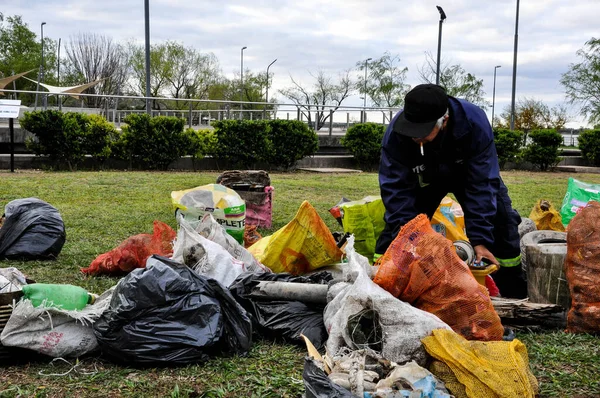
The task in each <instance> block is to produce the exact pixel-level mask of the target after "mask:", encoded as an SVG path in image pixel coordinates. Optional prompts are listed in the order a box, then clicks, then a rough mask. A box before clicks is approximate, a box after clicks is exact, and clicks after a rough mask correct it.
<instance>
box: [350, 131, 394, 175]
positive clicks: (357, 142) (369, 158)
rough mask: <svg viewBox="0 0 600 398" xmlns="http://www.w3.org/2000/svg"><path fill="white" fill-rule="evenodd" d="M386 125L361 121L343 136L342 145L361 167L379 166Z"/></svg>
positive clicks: (370, 168) (374, 167) (371, 168)
mask: <svg viewBox="0 0 600 398" xmlns="http://www.w3.org/2000/svg"><path fill="white" fill-rule="evenodd" d="M384 133H385V126H384V125H383V124H377V123H360V124H355V125H354V126H352V127H350V128H349V129H348V131H347V132H346V135H345V136H344V137H342V139H341V143H342V145H343V146H344V147H345V148H346V149H348V150H349V151H350V153H351V154H352V155H353V156H354V160H355V161H356V162H357V163H358V164H359V166H360V167H361V168H364V169H366V170H373V169H376V168H377V165H378V164H379V160H380V158H381V140H382V139H383V134H384Z"/></svg>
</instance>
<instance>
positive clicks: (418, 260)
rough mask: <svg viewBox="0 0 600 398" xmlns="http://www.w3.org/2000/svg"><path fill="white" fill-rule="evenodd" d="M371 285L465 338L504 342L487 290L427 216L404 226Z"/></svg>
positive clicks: (502, 330) (420, 216)
mask: <svg viewBox="0 0 600 398" xmlns="http://www.w3.org/2000/svg"><path fill="white" fill-rule="evenodd" d="M373 281H374V282H375V283H377V284H378V285H379V286H381V287H382V288H384V289H385V290H387V291H388V292H390V293H391V294H392V295H394V296H395V297H398V298H399V299H400V300H402V301H405V302H407V303H409V304H411V305H413V306H415V307H417V308H419V309H421V310H424V311H427V312H430V313H432V314H434V315H436V316H437V317H438V318H440V319H441V320H442V321H444V322H446V323H447V324H448V325H449V326H450V327H451V328H452V329H453V330H454V331H455V332H456V333H458V334H460V335H462V336H463V337H465V338H467V339H469V340H501V339H502V335H503V333H504V328H503V327H502V324H501V323H500V318H499V317H498V314H497V313H496V311H495V310H494V307H493V305H492V302H491V300H490V298H489V296H488V294H487V291H486V289H485V287H484V286H482V285H480V284H479V283H477V281H476V280H475V278H474V277H473V275H472V274H471V272H470V271H469V267H468V266H467V264H466V263H465V262H464V261H462V260H461V259H460V258H459V257H458V255H457V254H456V251H455V250H454V247H453V246H452V242H451V241H449V240H448V239H446V238H444V237H443V236H442V235H440V234H438V233H436V232H435V231H434V230H433V228H432V227H431V225H430V223H429V220H428V219H427V216H426V215H425V214H421V215H419V216H417V217H415V218H414V219H413V220H411V221H410V222H408V223H407V224H406V225H405V226H404V227H402V229H401V230H400V233H399V234H398V236H397V237H396V239H394V241H393V242H392V244H391V245H390V247H389V248H388V250H387V251H386V252H385V254H384V255H383V256H382V257H381V262H380V266H379V269H378V271H377V274H376V275H375V278H374V279H373Z"/></svg>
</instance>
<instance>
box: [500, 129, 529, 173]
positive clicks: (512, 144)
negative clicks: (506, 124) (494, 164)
mask: <svg viewBox="0 0 600 398" xmlns="http://www.w3.org/2000/svg"><path fill="white" fill-rule="evenodd" d="M522 142H523V132H522V131H519V130H509V129H494V143H495V145H496V152H497V153H498V163H499V164H500V168H504V165H505V164H506V162H512V161H515V160H516V159H517V158H518V156H519V153H520V152H521V143H522Z"/></svg>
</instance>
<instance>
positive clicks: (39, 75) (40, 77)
mask: <svg viewBox="0 0 600 398" xmlns="http://www.w3.org/2000/svg"><path fill="white" fill-rule="evenodd" d="M44 25H46V22H42V24H41V25H40V29H41V31H42V62H41V64H40V70H39V71H38V81H37V84H36V88H35V107H34V109H37V104H38V91H40V80H42V79H43V77H44Z"/></svg>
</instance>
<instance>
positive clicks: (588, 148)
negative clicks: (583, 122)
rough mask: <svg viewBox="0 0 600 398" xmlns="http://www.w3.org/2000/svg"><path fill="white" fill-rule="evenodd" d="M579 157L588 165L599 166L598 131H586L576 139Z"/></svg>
mask: <svg viewBox="0 0 600 398" xmlns="http://www.w3.org/2000/svg"><path fill="white" fill-rule="evenodd" d="M577 141H578V142H579V149H581V156H583V157H584V159H586V160H587V161H588V162H590V164H592V165H594V166H600V129H599V130H587V131H584V132H583V133H581V134H579V138H578V139H577Z"/></svg>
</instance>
